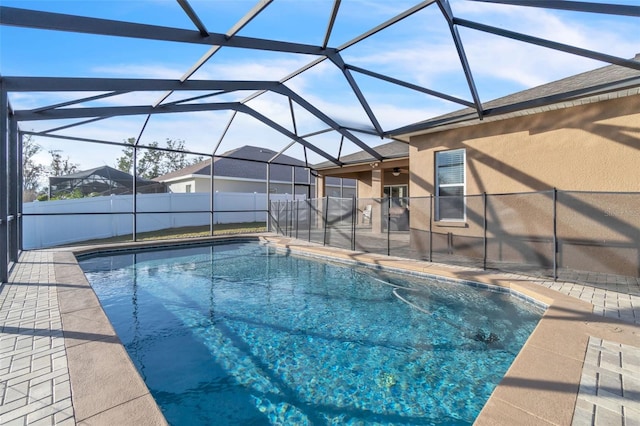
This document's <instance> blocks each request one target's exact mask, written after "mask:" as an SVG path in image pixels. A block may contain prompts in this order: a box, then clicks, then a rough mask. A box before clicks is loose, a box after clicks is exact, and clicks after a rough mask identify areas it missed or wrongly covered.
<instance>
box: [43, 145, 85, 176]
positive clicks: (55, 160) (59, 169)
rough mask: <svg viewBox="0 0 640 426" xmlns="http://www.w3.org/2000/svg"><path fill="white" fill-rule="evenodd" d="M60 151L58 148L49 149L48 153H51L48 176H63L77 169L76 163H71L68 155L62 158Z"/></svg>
mask: <svg viewBox="0 0 640 426" xmlns="http://www.w3.org/2000/svg"><path fill="white" fill-rule="evenodd" d="M61 152H62V150H60V149H52V150H49V154H51V165H50V166H49V169H48V170H49V175H50V176H65V175H68V174H71V173H75V172H76V171H77V170H78V164H76V163H72V162H71V160H70V159H69V156H67V158H62V154H61Z"/></svg>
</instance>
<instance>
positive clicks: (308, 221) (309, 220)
mask: <svg viewBox="0 0 640 426" xmlns="http://www.w3.org/2000/svg"><path fill="white" fill-rule="evenodd" d="M311 203H312V201H311V200H310V199H308V198H307V204H308V205H309V207H308V208H307V226H308V227H309V236H308V237H307V241H309V242H311V205H312V204H311Z"/></svg>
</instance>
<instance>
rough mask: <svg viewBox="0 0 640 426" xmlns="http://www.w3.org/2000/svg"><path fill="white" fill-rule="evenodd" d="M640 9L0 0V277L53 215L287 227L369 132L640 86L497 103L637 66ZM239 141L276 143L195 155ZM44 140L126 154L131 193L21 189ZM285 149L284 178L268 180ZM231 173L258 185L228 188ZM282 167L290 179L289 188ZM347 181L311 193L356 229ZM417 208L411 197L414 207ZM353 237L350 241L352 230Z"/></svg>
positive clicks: (128, 222)
mask: <svg viewBox="0 0 640 426" xmlns="http://www.w3.org/2000/svg"><path fill="white" fill-rule="evenodd" d="M639 17H640V6H637V5H636V2H635V1H626V2H625V1H617V2H613V1H610V2H587V1H553V0H547V1H543V0H426V1H421V2H416V1H397V2H396V1H394V2H386V1H373V2H365V1H356V0H353V1H340V0H334V1H332V2H330V1H327V0H322V1H295V2H294V1H286V0H282V1H280V0H272V1H270V0H261V1H257V2H256V3H255V4H253V3H251V2H248V1H242V2H240V1H237V2H235V1H234V2H213V1H208V0H200V1H196V0H177V1H175V2H173V1H168V0H167V1H161V2H157V1H146V0H141V1H133V2H116V3H114V2H112V1H90V2H66V1H48V2H39V1H31V0H3V2H2V5H1V6H0V31H1V34H0V35H1V36H0V40H1V41H0V43H1V44H2V45H1V46H0V47H1V49H0V52H1V53H0V54H1V55H2V56H1V58H0V59H1V61H0V170H1V173H2V184H1V185H0V251H1V256H2V259H1V261H0V281H1V282H6V281H7V279H8V274H9V271H10V268H11V266H12V264H13V262H16V261H17V259H18V257H19V254H20V252H21V250H23V249H27V248H31V247H26V246H25V244H24V241H25V235H26V234H28V233H29V232H31V234H36V235H38V236H42V235H44V234H45V233H46V232H47V230H48V229H55V228H57V229H65V230H67V231H68V233H71V231H73V232H77V233H79V234H81V235H80V236H79V237H78V238H79V239H76V240H75V241H82V233H83V232H86V233H87V234H86V235H85V236H86V238H84V240H90V239H92V238H93V237H90V236H89V235H88V233H89V230H90V229H96V228H98V227H99V226H98V224H99V223H104V227H105V229H107V230H108V231H105V232H106V234H105V235H107V234H108V235H115V234H116V233H117V234H118V235H129V238H130V239H131V240H136V239H137V235H138V234H139V233H140V232H144V231H147V230H152V229H163V228H179V227H181V226H187V225H191V224H198V225H204V226H208V227H209V229H210V232H211V234H213V233H214V231H215V227H216V225H218V224H220V223H225V221H226V222H229V221H231V220H233V219H236V220H239V219H238V217H239V216H241V215H245V214H251V215H252V216H251V218H250V219H246V221H255V222H265V223H268V224H270V225H272V226H276V225H277V226H278V227H280V228H281V229H280V232H283V233H287V235H290V236H295V235H294V234H295V232H300V231H301V230H303V229H309V228H305V227H304V226H308V225H309V224H310V223H311V222H310V221H309V222H307V223H306V225H304V226H302V225H303V224H304V222H295V227H294V225H293V222H291V217H292V216H291V215H290V214H288V213H286V212H285V213H283V211H281V210H280V209H285V208H286V209H288V208H292V206H294V205H295V204H291V203H293V202H295V200H300V199H303V200H310V199H312V198H314V196H315V194H312V193H310V191H309V190H308V188H310V187H311V185H312V180H314V179H315V178H316V177H317V172H316V170H315V169H314V164H318V163H323V162H327V161H328V162H331V163H333V164H335V165H336V166H343V165H348V162H345V161H344V157H345V156H347V155H349V154H352V153H355V152H359V151H362V152H364V153H366V154H367V155H369V156H370V158H371V162H372V164H378V163H384V162H385V161H388V160H389V157H386V156H384V155H382V154H380V153H379V152H378V151H377V150H375V147H376V146H378V145H380V144H384V143H388V142H390V141H393V140H398V141H403V142H406V141H407V138H406V137H403V136H406V135H409V134H412V133H414V132H417V131H424V130H428V129H431V128H436V127H438V126H441V125H443V124H448V125H455V122H452V121H451V120H450V119H447V118H442V117H446V114H447V113H450V112H453V111H457V110H460V109H466V108H468V109H469V110H470V111H471V114H472V115H473V116H474V117H476V118H478V119H480V120H485V119H490V118H491V117H493V116H496V115H500V114H506V113H512V112H517V111H522V110H526V109H528V108H531V107H543V106H545V105H549V104H551V103H559V102H563V101H565V100H566V101H571V100H575V99H578V98H580V97H581V96H584V95H585V94H598V93H606V92H608V91H610V90H612V89H613V88H624V87H637V86H638V85H639V83H638V81H637V80H634V81H616V82H607V83H605V84H601V85H599V86H594V87H590V88H589V89H585V90H582V91H575V90H569V89H567V91H566V92H564V93H561V94H557V93H556V94H553V95H549V96H541V97H539V98H536V99H532V100H527V101H525V102H521V101H517V102H516V100H514V102H512V103H509V104H506V105H505V104H503V105H501V106H500V107H487V103H488V101H490V100H492V99H496V98H499V97H503V96H505V95H508V94H510V93H514V92H517V91H521V90H524V89H527V88H529V87H533V86H536V85H539V84H542V83H545V82H549V81H553V80H557V79H559V78H562V77H566V76H569V75H574V74H577V73H579V72H582V71H586V70H591V69H594V68H597V67H600V66H602V65H603V64H615V65H618V66H620V67H626V68H629V69H634V70H640V62H638V61H636V60H633V59H629V58H633V57H634V55H635V54H636V53H637V47H638V45H639V43H638V42H639V41H640V36H639V34H640V32H639V31H635V29H637V28H638V19H639ZM244 145H252V146H260V147H264V148H266V149H269V150H271V151H272V155H269V157H268V158H267V159H261V160H256V159H255V158H232V159H234V160H236V161H239V162H247V163H248V164H250V165H249V166H246V167H247V168H249V169H251V168H252V167H251V164H260V167H262V168H264V178H260V179H256V178H254V177H252V178H242V177H235V178H234V179H235V180H234V179H227V182H224V180H223V179H222V178H220V179H217V178H216V171H215V162H213V164H214V166H213V167H210V168H209V175H208V176H206V175H199V174H197V173H193V172H189V170H191V169H189V167H192V166H194V165H195V164H198V163H199V162H202V161H207V160H209V161H211V160H212V159H216V158H220V157H221V156H222V153H224V152H230V151H232V149H233V148H237V147H238V146H244ZM25 147H28V148H30V149H25ZM47 152H49V153H60V152H62V153H63V154H64V155H65V156H66V157H68V158H69V159H70V160H71V161H72V162H73V163H74V164H76V165H77V166H78V167H77V170H93V169H98V168H101V167H106V166H108V167H112V168H116V167H117V168H118V169H119V170H120V171H121V172H122V173H129V175H130V176H131V185H130V190H129V193H128V194H122V195H120V194H116V193H113V192H112V193H109V192H108V191H107V192H106V193H105V194H104V195H105V196H103V197H86V198H82V199H78V200H73V202H74V203H76V204H72V203H67V204H60V203H65V202H68V201H70V200H63V201H39V202H34V203H26V202H23V201H24V199H23V193H24V191H25V190H26V189H29V190H31V191H35V192H36V193H37V192H46V191H48V190H51V189H52V188H53V187H54V184H48V183H47V182H48V177H49V176H51V174H49V175H48V174H47V170H49V169H48V166H47V164H48V162H49V161H50V160H49V159H48V157H47ZM284 156H288V157H292V158H295V159H297V160H299V161H300V164H297V165H292V164H291V163H290V162H287V161H283V160H282V159H283V158H284ZM265 164H266V166H265ZM275 166H283V167H287V168H288V169H290V170H291V172H290V173H291V177H290V178H286V179H285V178H282V179H280V178H278V179H275V180H274V179H273V176H271V173H270V168H271V167H275ZM162 176H171V179H173V180H172V181H169V180H166V181H162ZM410 176H414V175H410ZM414 177H415V176H414ZM167 179H168V178H167ZM180 179H181V180H180ZM151 181H153V182H158V184H162V185H170V184H171V185H174V188H181V189H175V190H174V191H172V192H169V193H161V194H145V193H144V191H143V190H142V189H143V186H144V185H142V183H144V182H151ZM230 182H231V183H230ZM238 182H242V183H243V184H246V185H249V183H251V184H254V185H255V186H254V187H252V188H253V189H245V190H243V191H238V190H230V189H227V188H231V187H232V184H233V185H236V186H235V188H237V185H238ZM412 184H415V185H420V182H419V181H417V180H415V179H414V181H413V183H412ZM121 185H124V184H122V183H121ZM223 185H228V186H223ZM275 185H290V186H291V188H292V189H291V191H286V190H284V191H279V192H277V193H276V192H274V191H273V188H275ZM343 190H344V188H341V192H340V194H341V195H344V193H343ZM93 192H99V191H93ZM239 193H241V194H244V195H242V196H240V195H237V196H236V195H234V196H231V195H228V194H239ZM247 194H249V195H247ZM351 195H353V194H351ZM248 196H250V197H253V198H247V197H248ZM154 197H155V198H154ZM162 197H165V198H162ZM225 197H226V198H225ZM234 197H235V198H234ZM338 198H339V199H336V200H333V201H327V200H324V199H323V200H320V201H318V200H316V201H314V202H315V203H316V204H315V205H316V206H317V209H316V210H317V211H316V213H315V214H316V215H318V217H320V218H321V217H322V215H323V214H326V212H328V211H329V209H328V207H326V205H325V204H322V203H325V202H327V203H329V202H331V203H342V205H344V206H347V205H348V206H351V207H349V208H347V207H344V208H345V209H346V210H345V211H347V210H348V212H349V213H348V215H344V220H351V221H352V226H353V230H355V229H356V225H358V224H360V221H362V220H367V215H366V213H365V211H366V206H367V203H360V204H361V205H362V206H361V207H362V208H361V209H360V210H357V211H356V210H354V206H356V205H357V203H358V202H357V201H356V200H355V199H354V198H355V197H352V196H342V197H338ZM225 200H226V201H225ZM308 202H311V201H308ZM442 202H443V203H445V202H446V200H443V201H442ZM47 203H50V204H47ZM56 203H58V204H56ZM287 203H289V204H287ZM382 203H383V204H384V202H382ZM394 203H395V204H394ZM368 204H371V203H368ZM396 204H397V206H396ZM323 205H325V207H324V210H323V207H322V206H323ZM336 205H337V204H336ZM295 206H297V205H295ZM387 206H388V208H387V210H385V212H386V218H387V219H386V220H387V221H386V222H385V223H387V225H386V226H387V227H386V228H385V231H386V232H388V233H391V232H398V233H401V232H404V231H408V227H409V226H410V225H409V223H410V222H409V219H408V216H407V215H406V211H404V210H402V207H404V206H403V205H402V202H401V201H400V200H397V201H396V202H392V201H388V203H387ZM429 206H430V204H429V203H425V204H424V206H423V207H424V208H423V209H422V212H423V213H424V214H425V215H428V214H430V213H429V212H430V210H429V209H431V207H429ZM396 207H397V208H396ZM274 209H276V210H277V211H275V212H274V211H273V210H274ZM349 209H350V210H349ZM334 211H335V210H334ZM420 211H421V210H419V209H418V203H416V208H414V209H413V210H412V211H411V214H412V215H414V216H416V215H419V214H420ZM354 212H356V213H354ZM403 215H404V216H403ZM347 217H348V218H349V219H347ZM278 218H288V219H285V220H284V221H283V222H282V223H280V222H278ZM356 219H357V223H356ZM43 220H47V221H48V222H46V225H43V224H42V223H44V222H42V221H43ZM242 220H243V221H244V220H245V219H242ZM286 220H289V222H286ZM298 220H301V219H300V218H299V217H298V216H296V221H298ZM369 220H371V216H369ZM373 220H375V218H374V219H373ZM39 221H40V222H39ZM38 223H40V225H38ZM285 223H288V224H287V225H286V227H285V225H284V224H285ZM100 226H102V225H100ZM349 229H351V228H349ZM294 230H295V232H294ZM292 232H294V233H292ZM349 232H351V231H349ZM310 235H311V234H310V231H307V237H308V238H310ZM398 235H400V234H398ZM322 238H323V241H325V242H326V238H327V236H326V235H323V236H322ZM349 241H350V242H349V245H350V247H345V248H350V249H353V248H356V247H354V246H353V244H352V241H355V240H349ZM388 241H389V240H387V244H389V242H388ZM545 244H554V243H553V241H552V240H551V241H550V242H549V241H545ZM360 248H361V249H362V248H364V249H366V247H360ZM381 252H383V253H387V254H389V250H381Z"/></svg>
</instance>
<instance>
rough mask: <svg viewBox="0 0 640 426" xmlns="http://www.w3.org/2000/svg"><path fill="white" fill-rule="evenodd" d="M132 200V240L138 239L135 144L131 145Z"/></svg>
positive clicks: (136, 150) (136, 151)
mask: <svg viewBox="0 0 640 426" xmlns="http://www.w3.org/2000/svg"><path fill="white" fill-rule="evenodd" d="M132 192H133V194H132V197H133V198H132V201H133V206H131V207H132V210H131V214H132V215H133V230H132V233H131V238H132V239H133V241H138V232H137V231H138V230H137V225H138V221H137V217H136V216H137V212H138V196H137V194H138V147H137V145H134V146H133V184H132Z"/></svg>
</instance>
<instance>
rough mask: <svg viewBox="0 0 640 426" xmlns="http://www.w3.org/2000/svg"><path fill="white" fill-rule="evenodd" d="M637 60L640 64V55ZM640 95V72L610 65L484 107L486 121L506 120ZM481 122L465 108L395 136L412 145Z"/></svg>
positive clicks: (510, 96)
mask: <svg viewBox="0 0 640 426" xmlns="http://www.w3.org/2000/svg"><path fill="white" fill-rule="evenodd" d="M633 60H634V61H638V62H640V53H639V54H637V55H636V56H635V58H633ZM638 94H640V71H639V70H636V69H632V68H627V67H622V66H618V65H608V66H605V67H601V68H597V69H595V70H591V71H587V72H583V73H580V74H576V75H573V76H570V77H567V78H563V79H561V80H557V81H553V82H551V83H547V84H543V85H541V86H537V87H533V88H531V89H527V90H523V91H521V92H516V93H512V94H511V95H507V96H504V97H502V98H498V99H494V100H492V101H489V102H485V103H483V104H482V106H483V110H484V112H485V114H487V115H486V116H485V117H484V118H483V121H485V122H488V121H496V120H504V119H507V118H513V117H518V116H523V115H531V114H536V113H540V112H545V111H550V110H555V109H562V108H569V107H572V106H577V105H582V104H585V103H592V102H600V101H605V100H609V99H615V98H619V97H624V96H633V95H638ZM481 122H482V121H480V120H479V119H478V114H477V112H476V110H475V109H472V108H464V109H461V110H458V111H454V112H452V113H448V114H444V115H440V116H438V117H435V118H431V119H429V120H425V121H423V122H420V123H418V124H416V125H412V126H409V127H407V128H404V129H406V130H403V129H397V130H396V131H394V132H393V136H395V137H398V138H401V139H402V140H407V141H408V136H410V135H412V134H424V133H433V132H439V131H442V130H446V129H450V128H456V127H462V126H470V125H474V124H479V123H481ZM407 130H408V131H407Z"/></svg>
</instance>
